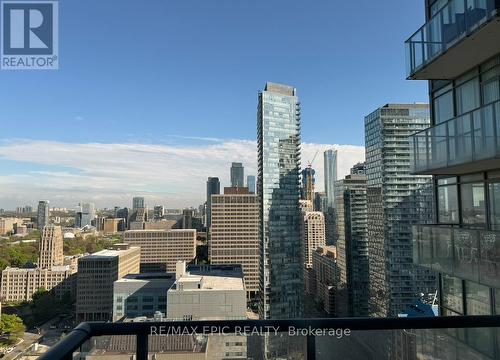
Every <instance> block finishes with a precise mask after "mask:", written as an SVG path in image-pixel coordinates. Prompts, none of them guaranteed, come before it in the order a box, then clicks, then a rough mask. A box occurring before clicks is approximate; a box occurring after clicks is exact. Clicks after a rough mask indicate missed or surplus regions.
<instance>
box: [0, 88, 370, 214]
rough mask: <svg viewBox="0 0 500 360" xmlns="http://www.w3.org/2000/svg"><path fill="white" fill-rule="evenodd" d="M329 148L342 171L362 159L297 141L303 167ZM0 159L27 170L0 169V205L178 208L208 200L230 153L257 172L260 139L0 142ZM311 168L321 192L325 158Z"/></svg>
mask: <svg viewBox="0 0 500 360" xmlns="http://www.w3.org/2000/svg"><path fill="white" fill-rule="evenodd" d="M256 99H257V98H255V100H256ZM332 147H333V148H335V149H337V150H338V152H339V159H338V161H339V163H338V176H339V177H340V176H344V175H347V174H348V173H349V169H350V168H351V167H352V166H353V165H354V164H356V163H357V162H360V161H361V162H362V161H364V157H365V154H364V153H365V150H364V146H353V145H330V144H309V143H302V164H301V167H302V168H304V167H305V166H307V161H310V160H312V159H313V157H314V154H315V153H316V151H318V150H319V151H320V153H322V152H323V151H324V150H326V149H328V148H332ZM68 154H71V156H68ZM6 158H8V159H11V160H5V159H6ZM0 159H4V160H0V161H3V162H5V161H7V162H11V163H16V164H18V165H19V166H21V168H22V169H23V171H24V172H23V173H20V174H18V173H16V170H11V169H9V168H3V169H2V170H1V171H0V185H1V186H0V208H3V209H8V210H11V209H12V210H14V209H15V208H16V207H18V206H21V205H23V206H24V205H35V204H37V203H38V201H39V200H41V199H47V200H49V201H50V204H51V207H66V208H69V209H75V208H76V207H77V206H78V203H83V202H92V203H95V205H96V207H97V208H104V207H108V208H112V207H113V206H120V207H131V205H132V204H131V201H132V198H133V197H135V196H142V197H144V198H145V203H146V205H148V206H149V207H151V208H152V207H153V206H154V205H158V204H161V205H166V206H167V207H169V208H183V207H197V206H198V205H199V204H202V203H203V202H204V201H205V200H206V199H205V198H206V179H207V178H208V177H210V176H212V177H219V179H221V188H223V187H224V186H229V185H230V176H229V175H230V174H229V171H228V169H229V167H230V166H231V160H234V161H238V162H242V163H243V166H245V168H246V171H247V172H248V174H256V173H257V143H256V142H254V141H249V140H228V141H226V142H224V141H223V140H220V142H219V143H212V144H208V145H199V146H183V147H176V146H168V145H144V144H70V143H59V142H53V141H44V142H38V141H32V142H22V141H18V142H12V143H10V144H9V145H7V146H5V145H0ZM313 167H314V169H315V171H316V179H318V181H317V182H316V191H318V192H319V191H323V184H324V182H323V161H321V160H318V158H317V159H316V161H315V162H314V164H313ZM47 168H53V169H54V170H52V171H48V170H47ZM152 169H155V170H154V171H151V170H152ZM172 169H176V171H172ZM145 174H147V176H145Z"/></svg>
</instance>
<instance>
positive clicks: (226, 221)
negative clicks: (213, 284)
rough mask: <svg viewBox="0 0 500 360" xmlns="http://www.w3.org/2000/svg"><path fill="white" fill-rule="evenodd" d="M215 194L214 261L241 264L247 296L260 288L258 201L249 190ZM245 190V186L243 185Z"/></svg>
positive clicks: (211, 242) (211, 240) (211, 237)
mask: <svg viewBox="0 0 500 360" xmlns="http://www.w3.org/2000/svg"><path fill="white" fill-rule="evenodd" d="M231 189H234V188H225V191H224V195H213V196H212V232H211V235H210V242H209V249H208V251H209V258H210V263H211V264H241V265H242V267H243V272H244V274H245V288H246V291H247V296H248V297H249V298H252V299H254V298H255V295H256V294H257V292H258V290H259V201H258V198H257V195H255V194H250V193H249V192H244V191H243V192H240V193H235V192H234V193H231V191H227V190H231ZM244 190H246V189H244Z"/></svg>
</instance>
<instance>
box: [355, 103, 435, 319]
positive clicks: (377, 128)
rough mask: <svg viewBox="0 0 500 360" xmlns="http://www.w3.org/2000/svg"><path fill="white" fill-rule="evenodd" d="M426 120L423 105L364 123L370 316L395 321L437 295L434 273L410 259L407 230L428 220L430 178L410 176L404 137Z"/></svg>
mask: <svg viewBox="0 0 500 360" xmlns="http://www.w3.org/2000/svg"><path fill="white" fill-rule="evenodd" d="M429 121H430V118H429V107H428V105H424V104H387V105H385V106H383V107H381V108H379V109H377V110H375V111H374V112H372V113H371V114H370V115H368V116H366V118H365V142H366V175H367V208H368V239H369V241H370V246H369V268H370V314H371V315H372V316H381V317H385V316H397V315H398V314H399V313H402V312H404V311H405V310H406V308H407V306H408V305H410V304H411V303H412V302H414V301H415V299H416V298H417V297H419V294H420V293H424V294H428V293H430V292H435V291H436V281H435V276H434V275H433V273H432V272H431V271H430V270H426V269H424V268H422V267H419V266H415V265H413V256H412V225H414V224H417V223H419V222H426V221H430V220H432V204H433V197H432V189H431V187H430V180H431V179H430V177H428V176H415V175H412V174H411V173H410V170H411V169H410V150H411V149H410V145H409V141H408V137H409V136H410V135H412V134H414V133H416V132H417V131H420V130H423V129H425V128H427V127H429Z"/></svg>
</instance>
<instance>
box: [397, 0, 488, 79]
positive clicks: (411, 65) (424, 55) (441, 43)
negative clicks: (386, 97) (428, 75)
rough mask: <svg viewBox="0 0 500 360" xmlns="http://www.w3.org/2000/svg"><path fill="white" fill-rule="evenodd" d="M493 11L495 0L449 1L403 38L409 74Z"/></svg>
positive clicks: (475, 27)
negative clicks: (411, 33) (410, 34)
mask: <svg viewBox="0 0 500 360" xmlns="http://www.w3.org/2000/svg"><path fill="white" fill-rule="evenodd" d="M495 13H496V8H495V0H451V1H449V3H448V5H446V6H444V7H443V8H441V10H439V11H437V12H436V13H435V14H434V15H433V16H432V18H431V19H430V20H429V21H428V22H427V23H426V24H425V25H423V26H422V27H421V28H420V29H419V30H417V32H415V34H413V36H411V37H410V38H409V39H408V40H407V41H406V66H407V69H406V71H407V75H408V76H409V77H410V76H412V75H413V74H415V72H417V71H418V70H419V69H420V68H422V67H424V66H425V65H427V64H428V63H429V62H431V61H432V60H433V59H434V58H436V57H437V56H439V55H440V54H442V53H443V52H445V51H446V50H448V49H449V48H450V47H452V46H453V45H454V44H456V43H457V42H458V41H459V40H460V39H462V38H463V37H464V36H466V35H468V34H470V33H471V32H472V31H474V30H475V29H477V28H478V27H479V26H480V25H481V24H483V23H484V22H486V21H487V20H489V19H490V18H492V17H493V16H494V15H495Z"/></svg>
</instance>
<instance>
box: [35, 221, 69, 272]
mask: <svg viewBox="0 0 500 360" xmlns="http://www.w3.org/2000/svg"><path fill="white" fill-rule="evenodd" d="M39 254H40V257H39V259H38V262H39V264H38V267H39V268H41V269H51V268H52V267H53V266H62V265H63V264H64V254H63V234H62V230H61V227H60V226H55V225H47V226H44V228H43V229H42V237H41V240H40V249H39Z"/></svg>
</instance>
